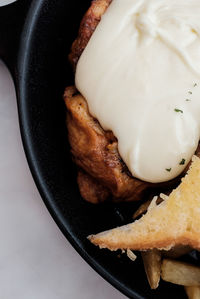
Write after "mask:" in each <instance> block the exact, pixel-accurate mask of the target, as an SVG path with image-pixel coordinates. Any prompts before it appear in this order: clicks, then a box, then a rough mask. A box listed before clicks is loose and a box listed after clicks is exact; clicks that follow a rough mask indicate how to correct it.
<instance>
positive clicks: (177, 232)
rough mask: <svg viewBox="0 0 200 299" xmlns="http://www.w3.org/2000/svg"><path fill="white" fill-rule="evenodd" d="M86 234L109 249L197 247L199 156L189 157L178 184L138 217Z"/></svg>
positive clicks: (199, 237)
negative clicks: (101, 230) (124, 223)
mask: <svg viewBox="0 0 200 299" xmlns="http://www.w3.org/2000/svg"><path fill="white" fill-rule="evenodd" d="M88 238H89V240H90V241H91V242H92V243H93V244H95V245H98V246H99V247H100V248H108V249H110V250H117V249H132V250H147V249H153V248H158V249H165V250H169V249H170V248H172V247H173V246H175V245H180V244H182V245H189V246H191V247H193V248H195V249H198V250H200V159H199V158H198V157H196V156H194V157H193V158H192V164H191V166H190V168H189V171H188V173H187V174H186V176H185V177H184V178H182V182H181V184H180V185H179V186H178V187H177V188H176V189H175V190H173V191H172V193H171V194H170V195H169V197H168V198H167V199H166V200H164V201H163V202H162V203H160V204H159V205H156V200H153V201H152V204H151V205H150V206H149V208H148V211H147V213H146V214H145V215H144V216H143V217H142V218H140V219H139V220H137V221H135V222H133V223H131V224H128V225H125V226H122V227H118V228H115V229H111V230H108V231H105V232H102V233H99V234H97V235H91V236H89V237H88Z"/></svg>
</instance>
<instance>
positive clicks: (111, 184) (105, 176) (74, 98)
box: [64, 0, 180, 203]
mask: <svg viewBox="0 0 200 299" xmlns="http://www.w3.org/2000/svg"><path fill="white" fill-rule="evenodd" d="M111 2H112V0H94V1H92V4H91V6H90V8H89V9H88V11H87V12H86V14H85V16H84V17H83V19H82V22H81V24H80V29H79V33H78V37H77V39H76V40H75V41H74V43H73V45H72V48H71V53H70V54H69V60H70V62H71V64H72V67H73V69H74V71H75V69H76V65H77V62H78V59H79V57H80V55H81V54H82V52H83V50H84V49H85V47H86V46H87V43H88V41H89V39H90V37H91V36H92V34H93V32H94V30H95V29H96V27H97V25H98V23H99V22H100V20H101V17H102V15H103V14H104V12H105V11H106V9H107V7H108V6H109V4H110V3H111ZM64 99H65V103H66V106H67V111H68V112H67V115H68V116H67V127H68V135H69V141H70V145H71V152H72V155H73V158H74V161H75V163H76V164H77V165H78V167H79V172H78V185H79V189H80V192H81V195H82V197H83V198H84V199H86V200H87V201H90V202H92V203H98V202H102V201H104V200H106V199H108V198H112V199H113V200H116V201H119V200H126V201H130V200H139V199H141V198H142V195H143V194H144V193H145V194H146V191H147V190H148V189H149V188H155V187H166V186H168V187H169V186H173V187H174V186H175V184H176V183H178V182H179V181H180V179H179V178H177V179H175V180H172V181H170V182H167V183H162V184H150V183H146V182H143V181H141V180H138V179H136V178H133V177H132V176H131V174H130V172H129V171H128V169H127V167H126V165H125V164H124V163H123V161H122V159H121V157H120V155H119V153H118V143H117V140H116V138H115V137H114V136H113V134H112V132H105V131H104V130H103V129H102V128H101V126H100V124H99V122H98V121H97V120H96V119H94V118H93V117H92V116H91V115H90V114H89V111H88V107H87V102H86V100H85V99H84V98H83V97H82V96H81V95H80V94H78V92H77V90H76V89H75V87H68V88H66V91H65V95H64Z"/></svg>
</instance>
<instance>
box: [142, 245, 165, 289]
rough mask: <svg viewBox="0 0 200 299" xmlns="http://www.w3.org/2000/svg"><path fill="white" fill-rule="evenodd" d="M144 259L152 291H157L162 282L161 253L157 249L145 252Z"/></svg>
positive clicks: (143, 253)
mask: <svg viewBox="0 0 200 299" xmlns="http://www.w3.org/2000/svg"><path fill="white" fill-rule="evenodd" d="M142 259H143V263H144V269H145V272H146V275H147V279H148V282H149V285H150V287H151V288H152V289H156V288H157V287H158V285H159V281H160V271H161V251H159V250H157V249H153V250H147V251H143V252H142Z"/></svg>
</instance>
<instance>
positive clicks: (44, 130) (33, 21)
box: [17, 0, 186, 299]
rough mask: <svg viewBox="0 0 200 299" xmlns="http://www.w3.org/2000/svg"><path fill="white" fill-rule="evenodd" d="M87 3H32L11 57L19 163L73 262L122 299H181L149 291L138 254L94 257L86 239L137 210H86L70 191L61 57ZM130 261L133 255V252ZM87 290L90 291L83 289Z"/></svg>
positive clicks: (171, 290)
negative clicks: (74, 254) (78, 259)
mask: <svg viewBox="0 0 200 299" xmlns="http://www.w3.org/2000/svg"><path fill="white" fill-rule="evenodd" d="M89 5H90V1H89V0H85V1H83V0H80V1H78V0H77V1H75V0H73V1H66V0H56V1H53V0H49V1H48V0H43V1H41V0H37V1H33V3H32V5H31V9H30V11H29V14H28V17H27V20H26V24H25V27H24V31H23V34H22V38H21V45H20V52H19V57H18V78H17V84H18V87H19V88H18V90H19V91H20V92H19V94H18V108H19V117H20V127H21V132H22V139H23V144H24V148H25V152H26V156H27V159H28V162H29V165H30V169H31V171H32V175H33V177H34V180H35V182H36V185H37V187H38V189H39V191H40V194H41V196H42V198H43V200H44V202H45V204H46V206H47V208H48V209H49V211H50V213H51V215H52V217H53V218H54V220H55V221H56V223H57V224H58V226H59V227H60V229H61V230H62V232H63V234H64V235H65V236H66V238H67V239H68V240H69V241H70V242H71V244H72V245H73V246H74V248H75V249H76V250H77V251H78V252H79V253H80V255H81V256H82V257H83V258H84V259H85V260H86V261H87V262H88V263H89V264H90V265H91V266H92V267H93V268H94V269H95V270H96V271H97V272H98V273H99V274H100V275H101V276H103V277H104V278H105V279H106V280H108V281H109V282H110V283H111V284H112V285H114V286H115V287H116V288H118V289H119V290H120V291H121V292H123V293H124V294H125V295H127V296H128V297H130V298H138V299H141V298H148V299H151V298H154V299H156V298H162V299H165V298H166V299H167V298H177V297H178V296H179V297H180V298H186V295H185V293H184V290H183V288H182V287H179V286H175V285H171V284H167V283H165V282H161V283H160V287H159V289H158V290H156V291H151V290H150V287H149V285H148V282H147V279H146V275H145V273H144V269H143V265H142V261H141V258H140V255H139V254H138V258H137V260H136V261H135V262H132V261H131V260H129V259H128V258H127V257H126V255H125V254H121V252H109V251H108V250H99V249H98V248H97V247H95V246H93V245H92V244H90V242H89V241H88V240H87V238H86V237H87V236H88V235H89V234H91V233H97V232H100V231H103V230H105V229H109V228H112V227H115V226H117V225H122V224H126V223H128V222H130V221H131V216H132V213H133V211H134V210H135V209H136V207H137V206H138V203H127V204H125V203H124V204H118V205H117V204H112V203H105V204H101V205H93V204H90V203H87V202H85V201H84V200H83V199H82V198H81V196H80V194H79V191H78V186H77V183H76V167H75V165H74V164H73V162H72V159H71V155H70V150H69V144H68V140H67V130H66V125H65V114H66V111H65V106H64V102H63V98H62V95H63V92H64V88H65V86H68V85H71V84H73V73H72V69H71V67H70V65H69V63H68V59H67V56H68V53H69V51H70V47H71V44H72V42H73V40H74V39H75V37H76V35H77V32H78V27H79V24H80V20H81V18H82V16H83V14H84V12H85V11H86V9H87V8H88V7H89ZM136 254H137V253H136ZM88 287H90V286H88Z"/></svg>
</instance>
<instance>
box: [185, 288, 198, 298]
mask: <svg viewBox="0 0 200 299" xmlns="http://www.w3.org/2000/svg"><path fill="white" fill-rule="evenodd" d="M185 291H186V293H187V295H188V298H189V299H199V298H200V287H185Z"/></svg>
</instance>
